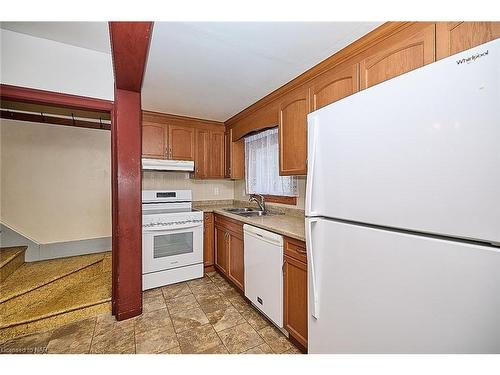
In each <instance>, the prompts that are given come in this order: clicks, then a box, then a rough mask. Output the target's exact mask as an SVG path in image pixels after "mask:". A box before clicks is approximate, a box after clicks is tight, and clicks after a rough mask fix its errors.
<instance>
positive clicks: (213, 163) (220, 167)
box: [209, 131, 224, 178]
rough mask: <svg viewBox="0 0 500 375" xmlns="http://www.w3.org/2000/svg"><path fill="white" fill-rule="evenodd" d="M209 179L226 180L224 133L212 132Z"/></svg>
mask: <svg viewBox="0 0 500 375" xmlns="http://www.w3.org/2000/svg"><path fill="white" fill-rule="evenodd" d="M209 155H210V157H209V160H210V167H209V177H210V178H224V132H223V131H212V132H210V149H209Z"/></svg>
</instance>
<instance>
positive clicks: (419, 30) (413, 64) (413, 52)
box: [359, 23, 435, 89]
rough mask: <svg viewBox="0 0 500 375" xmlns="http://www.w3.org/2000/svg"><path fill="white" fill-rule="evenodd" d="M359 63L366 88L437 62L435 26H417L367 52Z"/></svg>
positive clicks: (428, 24) (362, 83) (362, 87)
mask: <svg viewBox="0 0 500 375" xmlns="http://www.w3.org/2000/svg"><path fill="white" fill-rule="evenodd" d="M365 56H366V57H365V58H363V59H362V60H361V61H360V63H359V75H360V88H361V89H366V88H368V87H371V86H373V85H376V84H377V83H381V82H384V81H386V80H388V79H391V78H394V77H396V76H398V75H401V74H404V73H407V72H409V71H411V70H414V69H417V68H420V67H422V66H424V65H426V64H429V63H432V62H433V61H435V24H434V23H417V24H414V25H412V26H410V27H408V28H406V29H404V30H403V31H401V32H399V33H397V34H394V35H393V36H391V37H389V38H387V39H385V40H384V41H383V42H380V43H379V44H376V45H375V46H373V47H372V48H370V49H368V51H367V52H366V54H365Z"/></svg>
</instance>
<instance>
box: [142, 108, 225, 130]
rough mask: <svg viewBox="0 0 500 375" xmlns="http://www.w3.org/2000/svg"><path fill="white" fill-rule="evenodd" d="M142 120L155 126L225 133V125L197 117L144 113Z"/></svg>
mask: <svg viewBox="0 0 500 375" xmlns="http://www.w3.org/2000/svg"><path fill="white" fill-rule="evenodd" d="M142 120H143V121H147V122H150V123H155V124H164V125H180V126H188V127H193V128H197V129H206V130H218V131H224V130H225V127H224V123H223V122H219V121H213V120H205V119H201V118H196V117H188V116H179V115H173V114H170V113H160V112H152V111H142Z"/></svg>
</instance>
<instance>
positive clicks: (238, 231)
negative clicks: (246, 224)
mask: <svg viewBox="0 0 500 375" xmlns="http://www.w3.org/2000/svg"><path fill="white" fill-rule="evenodd" d="M214 216H215V219H214V220H215V225H216V226H218V227H220V228H224V229H225V230H226V231H228V232H231V233H232V234H234V235H235V236H237V237H240V238H243V223H242V222H240V221H237V220H233V219H230V218H228V217H225V216H221V215H217V214H215V215H214Z"/></svg>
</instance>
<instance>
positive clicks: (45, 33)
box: [1, 22, 111, 54]
mask: <svg viewBox="0 0 500 375" xmlns="http://www.w3.org/2000/svg"><path fill="white" fill-rule="evenodd" d="M1 28H2V29H6V30H10V31H15V32H18V33H21V34H28V35H31V36H35V37H37V38H43V39H49V40H53V41H56V42H60V43H65V44H70V45H73V46H77V47H82V48H87V49H91V50H94V51H99V52H105V53H108V54H111V44H110V41H109V29H108V23H107V22H2V23H1Z"/></svg>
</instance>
